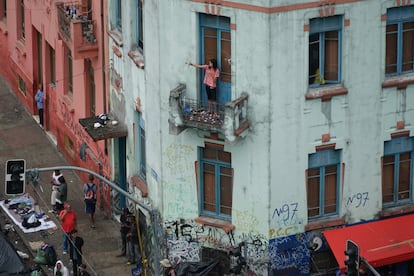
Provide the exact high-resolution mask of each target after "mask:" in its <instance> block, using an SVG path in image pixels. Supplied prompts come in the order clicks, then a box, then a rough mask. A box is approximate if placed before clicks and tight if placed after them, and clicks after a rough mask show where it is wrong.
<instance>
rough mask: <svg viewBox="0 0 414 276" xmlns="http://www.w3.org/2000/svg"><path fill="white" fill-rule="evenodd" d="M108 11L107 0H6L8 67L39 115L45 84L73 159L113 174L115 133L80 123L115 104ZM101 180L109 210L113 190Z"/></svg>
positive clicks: (2, 30) (48, 112) (1, 2)
mask: <svg viewBox="0 0 414 276" xmlns="http://www.w3.org/2000/svg"><path fill="white" fill-rule="evenodd" d="M106 10H107V9H106V1H102V0H101V1H92V0H79V1H62V2H57V1H52V0H32V1H27V0H26V1H24V0H0V59H1V66H0V74H2V76H4V78H5V79H6V80H7V81H8V82H9V83H10V84H11V88H12V89H13V91H15V93H16V95H17V96H18V97H19V99H20V100H21V102H22V103H23V105H25V106H26V108H27V110H28V111H29V112H30V113H32V114H33V115H37V113H38V111H37V106H36V102H35V101H34V96H35V94H36V91H37V87H38V84H43V87H44V92H45V106H44V129H45V131H47V132H49V133H50V134H51V135H53V136H54V137H55V138H56V141H57V146H58V148H59V150H60V151H61V152H62V153H63V155H64V156H65V157H66V159H67V160H68V161H69V162H70V163H71V165H73V166H79V167H83V168H86V169H90V170H92V171H94V172H96V173H99V174H101V175H103V176H105V177H108V178H109V176H110V175H111V172H110V160H109V153H108V152H109V150H108V140H107V139H108V137H101V138H98V139H96V137H91V136H90V135H89V133H88V132H87V131H85V127H84V126H82V125H81V124H80V122H79V120H82V119H85V118H94V117H95V116H96V115H98V114H101V113H107V110H108V104H107V102H108V101H107V98H108V97H107V87H108V85H107V82H108V77H107V71H108V70H106V68H107V67H108V66H107V65H106V64H108V63H107V61H106V56H107V55H106V54H105V53H106V50H105V49H107V45H106V44H107V42H106V41H107V39H106V38H105V37H106V32H105V31H103V30H104V29H103V26H106V20H107V17H106V12H104V11H106ZM109 138H111V137H109ZM28 165H29V166H28V167H30V164H28ZM80 177H81V179H82V180H83V181H86V179H87V175H86V174H85V173H81V174H80ZM80 184H82V183H79V185H80ZM100 187H101V189H99V191H100V195H99V200H100V204H101V206H102V207H104V208H105V210H106V211H107V212H108V213H109V212H110V205H111V199H110V192H109V191H110V189H109V187H107V185H106V184H102V183H101V185H100Z"/></svg>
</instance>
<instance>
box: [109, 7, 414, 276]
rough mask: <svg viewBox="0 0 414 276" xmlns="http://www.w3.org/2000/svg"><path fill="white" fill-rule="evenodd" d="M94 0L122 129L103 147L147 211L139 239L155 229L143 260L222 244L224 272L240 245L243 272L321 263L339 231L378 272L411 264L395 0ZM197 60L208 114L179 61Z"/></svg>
mask: <svg viewBox="0 0 414 276" xmlns="http://www.w3.org/2000/svg"><path fill="white" fill-rule="evenodd" d="M108 6H109V29H110V30H109V60H110V61H111V68H110V74H111V77H110V79H111V84H110V102H111V108H112V112H114V113H117V114H123V115H124V117H122V120H123V122H124V123H125V125H126V126H127V128H128V135H127V136H126V137H124V138H119V139H118V140H117V139H115V142H114V145H113V148H112V151H111V154H112V155H113V158H112V159H111V160H112V161H113V163H112V165H113V171H114V172H115V174H116V175H122V177H124V178H125V179H127V180H128V181H127V187H125V188H126V189H128V190H129V191H132V192H134V193H135V195H136V196H137V198H139V200H140V202H142V203H143V204H147V206H151V208H153V209H152V210H153V211H154V210H156V211H154V213H153V214H157V215H156V216H153V214H151V212H152V211H151V212H147V210H144V209H142V210H141V211H142V212H143V214H144V216H145V217H146V220H145V221H146V223H147V225H149V226H148V228H147V230H148V231H147V233H143V234H144V236H145V235H149V234H148V233H154V229H151V227H152V228H154V227H155V228H159V229H158V230H157V231H155V232H157V233H163V234H162V235H161V234H160V235H158V236H157V235H154V236H153V237H152V238H153V239H154V241H156V246H154V245H153V244H152V246H146V247H145V255H146V257H147V258H148V259H149V264H150V267H149V269H150V270H152V271H157V268H156V267H157V264H158V262H157V261H159V259H157V258H160V257H161V258H164V257H168V258H169V259H170V261H172V262H173V263H180V262H185V261H199V260H208V259H211V258H213V257H214V256H221V257H222V258H221V264H222V265H221V266H220V267H218V268H216V269H217V270H219V271H217V273H218V274H219V275H225V274H229V273H230V269H232V268H233V269H237V260H235V259H232V257H228V256H227V253H228V252H230V251H231V250H232V249H234V248H236V247H237V246H238V245H239V244H240V243H242V242H244V247H243V248H242V252H243V255H244V256H245V258H246V262H247V265H248V267H249V268H248V269H249V270H250V271H251V272H252V273H254V275H333V274H335V273H344V272H345V269H346V268H345V265H344V260H345V255H344V250H345V249H346V241H347V240H348V239H349V240H352V241H354V242H356V243H357V244H358V245H359V246H360V253H361V256H362V257H364V258H365V259H366V260H367V261H368V262H369V263H370V264H371V265H372V266H373V267H375V268H376V269H378V271H381V272H386V271H387V272H388V271H391V272H392V273H396V272H397V271H404V273H405V274H403V275H409V274H410V271H412V263H411V261H410V260H411V259H412V258H413V257H414V255H413V251H412V250H411V249H410V244H411V242H410V240H411V239H412V238H413V234H412V233H413V231H412V230H413V225H412V222H411V220H412V218H411V216H412V215H411V212H412V211H413V210H414V209H413V207H414V205H413V169H414V167H413V160H412V159H413V150H414V147H413V145H414V144H413V141H414V138H413V137H412V136H413V133H412V131H413V130H412V126H413V118H414V116H413V115H414V114H413V112H414V109H413V106H414V96H413V95H414V55H413V52H414V51H413V49H414V48H413V47H414V44H413V41H414V40H413V39H414V6H413V5H412V4H411V2H410V1H394V0H393V1H391V0H382V1H378V0H368V1H358V0H333V1H310V0H309V1H304V0H301V1H287V0H286V1H280V0H279V1H254V0H252V1H220V0H218V1H199V0H180V1H178V0H177V1H139V0H137V1H131V2H126V1H125V2H124V1H114V0H111V1H109V4H108ZM211 58H215V59H216V60H217V62H218V67H219V68H220V73H221V74H220V78H219V81H218V87H217V110H216V111H215V112H214V113H213V114H211V113H208V107H207V103H206V94H205V90H204V87H203V83H202V82H203V72H202V71H200V70H199V69H196V68H194V67H192V66H189V65H188V62H193V63H197V64H205V63H207V62H208V61H209V60H210V59H211ZM119 164H123V165H122V166H119ZM116 168H118V169H119V171H117V169H116ZM125 204H127V203H125ZM154 218H156V219H154ZM155 220H157V222H158V224H155V223H154V222H155ZM393 227H394V228H393ZM391 228H392V229H393V230H390V229H391ZM152 231H153V232H152ZM397 237H398V238H397ZM397 247H398V250H397V249H396V248H397ZM390 249H393V250H390ZM390 252H391V253H390ZM236 259H237V258H236ZM220 269H221V270H220Z"/></svg>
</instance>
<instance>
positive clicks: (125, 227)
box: [117, 207, 131, 257]
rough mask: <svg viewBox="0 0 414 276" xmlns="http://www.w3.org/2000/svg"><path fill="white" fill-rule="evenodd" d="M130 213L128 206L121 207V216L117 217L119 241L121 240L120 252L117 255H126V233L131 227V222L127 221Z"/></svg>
mask: <svg viewBox="0 0 414 276" xmlns="http://www.w3.org/2000/svg"><path fill="white" fill-rule="evenodd" d="M129 215H131V213H130V212H129V210H128V208H126V207H125V208H124V209H122V214H121V217H120V218H119V222H120V224H121V230H120V232H121V241H122V249H121V254H119V255H117V257H124V256H126V252H127V245H128V242H127V234H128V233H129V230H130V228H131V223H130V222H129V221H128V216H129Z"/></svg>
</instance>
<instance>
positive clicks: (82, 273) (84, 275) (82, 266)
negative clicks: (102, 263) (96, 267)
mask: <svg viewBox="0 0 414 276" xmlns="http://www.w3.org/2000/svg"><path fill="white" fill-rule="evenodd" d="M79 276H90V274H89V272H88V271H86V265H85V264H80V265H79Z"/></svg>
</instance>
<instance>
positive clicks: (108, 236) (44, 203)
mask: <svg viewBox="0 0 414 276" xmlns="http://www.w3.org/2000/svg"><path fill="white" fill-rule="evenodd" d="M8 159H25V160H26V167H27V169H31V168H45V167H53V166H69V165H70V164H69V163H68V162H67V161H66V160H65V158H64V157H63V155H62V154H61V153H60V152H59V151H58V149H57V147H56V145H55V142H54V138H53V137H51V136H50V135H49V134H48V133H47V132H45V131H44V130H43V129H42V128H41V127H40V126H39V124H38V123H37V122H36V119H35V117H33V116H32V115H31V114H30V113H29V112H28V111H27V110H26V109H25V107H24V106H23V105H22V104H21V103H20V101H19V99H18V98H17V97H16V95H15V94H14V93H13V92H12V91H11V89H10V87H9V85H8V84H7V83H6V81H5V80H4V79H3V78H2V77H0V161H1V166H2V168H1V167H0V179H5V176H4V174H5V171H4V168H5V164H6V161H7V160H8ZM62 173H63V175H64V176H65V179H66V182H67V183H68V202H69V203H70V204H71V206H72V209H73V210H74V211H75V213H76V215H77V218H78V227H77V228H78V236H80V237H82V238H83V239H84V241H85V243H84V246H83V248H82V250H83V254H84V259H83V262H84V263H85V264H86V265H87V267H88V269H87V270H88V272H89V273H90V274H91V275H102V276H105V275H111V276H113V275H119V276H121V275H131V269H132V268H133V266H131V265H127V264H126V263H127V259H126V258H124V257H121V258H118V257H116V255H118V254H119V253H120V246H121V239H120V232H119V223H118V222H117V221H116V220H113V219H111V218H107V217H106V215H105V213H104V212H103V211H100V210H99V208H97V212H96V214H95V216H96V223H95V225H96V229H90V228H89V222H88V217H87V215H86V214H85V211H84V202H83V191H82V189H83V183H81V182H80V179H79V177H78V176H77V174H75V172H73V171H70V170H62ZM51 176H52V171H50V172H42V173H40V183H39V185H38V186H37V187H35V188H34V187H33V186H32V184H31V183H27V186H26V192H28V193H29V194H30V195H31V196H32V197H34V198H36V199H37V204H38V206H39V208H40V210H41V211H43V212H45V213H46V214H48V215H50V217H51V218H53V219H54V221H55V223H56V225H57V226H58V228H57V229H55V230H52V231H49V230H46V231H43V233H42V235H41V232H35V233H27V234H24V233H23V232H22V231H20V229H18V227H15V228H16V230H17V231H18V232H19V234H20V236H21V238H22V240H23V241H24V243H25V244H26V245H28V244H29V242H30V241H40V240H43V241H45V242H47V243H49V244H51V245H53V246H54V247H55V249H56V252H57V254H58V259H61V260H62V261H63V262H64V264H65V265H66V266H67V267H68V268H69V270H71V271H72V267H71V264H70V262H69V256H68V254H66V255H63V248H62V244H63V237H62V233H63V232H62V230H61V228H60V223H59V221H58V219H57V217H56V216H54V215H53V214H49V213H48V211H49V210H50V208H51V206H50V192H51V187H50V181H51ZM3 183H4V182H3ZM5 198H7V197H6V196H5V195H4V185H2V187H1V188H0V200H2V199H5ZM50 274H51V273H50Z"/></svg>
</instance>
